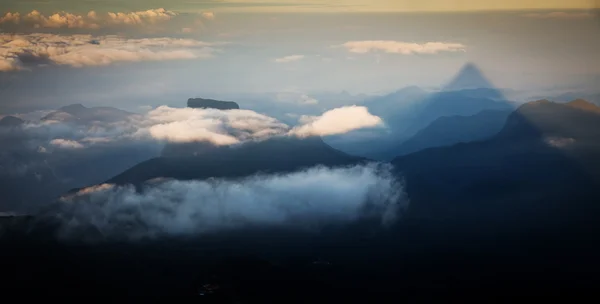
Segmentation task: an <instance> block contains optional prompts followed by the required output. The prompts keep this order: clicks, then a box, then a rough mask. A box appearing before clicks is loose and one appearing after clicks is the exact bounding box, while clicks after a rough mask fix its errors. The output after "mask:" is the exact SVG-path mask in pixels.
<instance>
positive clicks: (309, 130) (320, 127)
mask: <svg viewBox="0 0 600 304" xmlns="http://www.w3.org/2000/svg"><path fill="white" fill-rule="evenodd" d="M300 122H301V123H303V125H301V126H298V127H295V128H294V129H293V130H291V131H290V134H293V135H296V136H300V137H305V136H327V135H335V134H343V133H347V132H350V131H353V130H357V129H362V128H369V127H376V126H382V125H383V120H381V118H379V117H377V116H375V115H372V114H371V113H369V110H368V109H367V108H366V107H361V106H348V107H341V108H336V109H333V110H329V111H327V112H325V113H323V115H321V116H303V117H301V119H300Z"/></svg>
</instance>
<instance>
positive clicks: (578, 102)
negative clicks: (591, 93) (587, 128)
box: [567, 99, 600, 113]
mask: <svg viewBox="0 0 600 304" xmlns="http://www.w3.org/2000/svg"><path fill="white" fill-rule="evenodd" d="M567 105H568V106H571V107H575V108H578V109H582V110H586V111H591V112H596V113H600V107H599V106H597V105H595V104H593V103H591V102H589V101H587V100H584V99H575V100H573V101H569V102H568V103H567Z"/></svg>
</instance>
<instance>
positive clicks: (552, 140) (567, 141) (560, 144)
mask: <svg viewBox="0 0 600 304" xmlns="http://www.w3.org/2000/svg"><path fill="white" fill-rule="evenodd" d="M544 141H545V142H546V144H547V145H549V146H552V147H555V148H564V147H567V146H569V145H572V144H574V143H575V139H574V138H568V137H547V138H544Z"/></svg>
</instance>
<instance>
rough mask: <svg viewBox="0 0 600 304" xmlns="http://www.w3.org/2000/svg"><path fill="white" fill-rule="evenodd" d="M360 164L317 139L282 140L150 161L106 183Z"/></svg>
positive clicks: (240, 174)
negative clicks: (198, 154)
mask: <svg viewBox="0 0 600 304" xmlns="http://www.w3.org/2000/svg"><path fill="white" fill-rule="evenodd" d="M363 160H364V159H362V158H359V157H354V156H350V155H348V154H345V153H343V152H340V151H338V150H335V149H333V148H331V147H330V146H328V145H326V144H325V143H324V142H323V140H322V139H321V138H320V137H309V138H304V139H300V138H295V137H286V136H282V137H275V138H271V139H268V140H265V141H262V142H249V143H245V144H242V145H240V146H225V147H218V148H215V150H213V151H211V152H210V153H205V154H203V155H200V156H187V157H158V158H154V159H150V160H148V161H145V162H142V163H140V164H138V165H136V166H134V167H133V168H131V169H129V170H127V171H125V172H123V173H121V174H119V175H117V176H116V177H114V178H112V179H110V180H108V181H107V182H108V183H116V184H136V185H139V184H141V183H143V182H145V181H147V180H151V179H154V178H158V177H164V178H175V179H181V180H189V179H206V178H210V177H216V178H218V177H223V178H234V177H243V176H249V175H253V174H256V173H259V172H263V173H277V172H290V171H295V170H299V169H302V168H307V167H312V166H315V165H325V166H344V165H350V164H355V163H357V162H360V161H363Z"/></svg>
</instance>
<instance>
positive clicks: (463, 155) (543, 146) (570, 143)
mask: <svg viewBox="0 0 600 304" xmlns="http://www.w3.org/2000/svg"><path fill="white" fill-rule="evenodd" d="M599 143H600V115H598V114H596V113H594V112H590V111H585V110H581V109H577V108H574V107H571V106H568V105H564V104H557V103H553V102H549V101H547V100H540V101H535V102H530V103H527V104H524V105H523V106H521V107H519V109H517V110H516V111H514V112H513V113H512V114H511V115H509V117H508V118H507V120H506V124H505V126H504V127H503V128H502V130H501V131H500V132H499V133H498V134H497V135H496V136H494V137H492V138H491V139H488V140H484V141H478V142H471V143H460V144H456V145H453V146H449V147H438V148H430V149H425V150H422V151H419V152H416V153H412V154H409V155H405V156H401V157H398V158H396V159H394V160H393V161H392V163H393V164H394V166H395V167H396V169H397V170H398V172H399V174H402V175H403V176H404V177H405V178H406V183H407V191H408V193H410V194H411V202H412V205H411V208H413V209H412V212H415V213H416V214H420V215H421V216H441V217H448V216H450V217H452V216H463V217H469V216H477V217H484V216H488V217H495V218H496V219H498V218H500V217H503V216H509V214H510V216H524V215H525V214H531V213H533V214H538V213H539V214H538V215H540V216H541V214H542V213H543V214H544V216H552V217H555V218H557V217H560V216H561V215H562V214H561V211H559V210H565V208H567V209H572V210H577V211H576V212H581V214H585V213H586V212H588V211H590V210H591V209H590V208H592V209H593V208H596V207H593V206H595V205H592V202H595V201H596V200H597V199H598V194H596V193H597V191H596V190H595V189H596V187H597V186H598V183H599V181H600V178H599V177H600V161H599V160H598V157H597V155H600V144H599ZM567 202H577V204H578V206H568V205H566V204H567ZM536 210H538V211H536ZM540 210H543V211H540ZM550 211H552V212H550ZM536 212H537V213H536ZM540 212H541V213H540ZM574 212H575V211H574ZM536 220H539V219H536Z"/></svg>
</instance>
